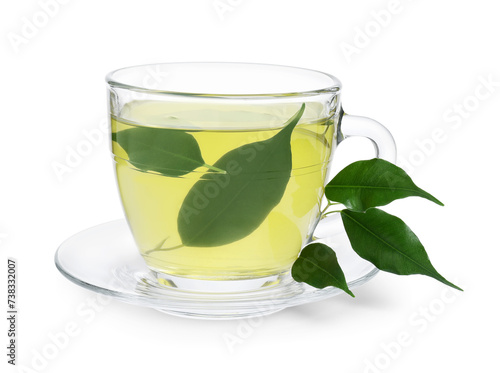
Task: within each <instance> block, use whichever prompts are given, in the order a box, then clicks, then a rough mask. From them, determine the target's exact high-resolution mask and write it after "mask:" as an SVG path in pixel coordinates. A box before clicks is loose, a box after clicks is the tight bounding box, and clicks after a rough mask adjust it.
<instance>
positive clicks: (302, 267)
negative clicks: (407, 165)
mask: <svg viewBox="0 0 500 373" xmlns="http://www.w3.org/2000/svg"><path fill="white" fill-rule="evenodd" d="M325 190H326V192H325V195H326V197H327V198H328V200H329V201H330V203H332V202H339V203H342V204H343V205H344V206H345V207H346V209H343V210H341V211H340V216H341V217H342V222H343V224H344V229H345V231H346V233H347V236H348V238H349V241H350V243H351V246H352V248H353V250H354V251H355V252H356V253H357V254H358V255H359V256H360V257H362V258H363V259H366V260H367V261H369V262H371V263H372V264H373V265H375V267H377V268H378V269H380V270H382V271H386V272H391V273H395V274H397V275H412V274H422V275H426V276H429V277H432V278H434V279H436V280H438V281H441V282H442V283H444V284H446V285H448V286H451V287H453V288H455V289H458V290H462V289H460V288H459V287H458V286H456V285H454V284H452V283H451V282H449V281H448V280H446V279H445V278H444V277H443V276H441V275H440V274H439V273H438V272H437V271H436V269H435V268H434V266H433V265H432V264H431V262H430V260H429V257H428V255H427V252H426V251H425V249H424V247H423V245H422V243H421V242H420V240H419V239H418V237H417V236H416V235H415V233H413V231H412V230H411V229H410V227H408V226H407V225H406V224H405V223H404V222H403V221H402V220H401V219H399V218H398V217H396V216H393V215H390V214H388V213H386V212H384V211H382V210H380V209H378V208H377V207H378V206H384V205H387V204H389V203H391V202H392V201H395V200H397V199H400V198H406V197H410V196H417V197H422V198H426V199H428V200H430V201H433V202H435V203H436V204H438V205H441V206H443V204H442V203H441V202H440V201H439V200H438V199H436V198H435V197H433V196H432V195H430V194H429V193H427V192H425V191H424V190H422V189H420V188H419V187H417V186H416V185H415V183H414V182H413V181H412V179H411V178H410V176H408V174H406V172H405V171H404V170H402V169H401V168H399V167H398V166H396V165H394V164H392V163H390V162H387V161H385V160H383V159H378V158H375V159H370V160H367V161H358V162H354V163H352V164H350V165H349V166H347V167H346V168H344V169H343V170H342V171H340V172H339V173H338V174H337V176H335V177H334V178H333V179H332V180H331V181H330V182H329V183H328V185H327V186H326V189H325ZM317 245H318V244H317V243H312V244H310V245H308V246H306V247H305V248H304V249H303V250H302V252H301V254H300V256H299V258H298V259H297V260H296V261H295V263H294V264H293V267H292V276H293V278H294V279H295V280H296V281H298V282H305V283H307V284H309V285H311V286H314V287H317V288H324V287H326V286H334V287H337V288H339V289H342V290H344V291H345V292H346V293H348V294H349V295H351V296H354V295H353V294H352V292H351V291H350V290H349V288H348V286H347V283H346V281H345V277H344V275H343V272H342V269H341V267H340V265H339V263H338V261H337V259H336V254H335V251H334V250H333V249H331V248H329V251H326V250H325V248H322V249H321V251H318V250H313V249H314V248H317ZM323 246H326V245H323ZM318 252H320V254H321V255H318ZM311 263H313V264H314V266H315V267H316V268H321V270H311V266H312V264H311Z"/></svg>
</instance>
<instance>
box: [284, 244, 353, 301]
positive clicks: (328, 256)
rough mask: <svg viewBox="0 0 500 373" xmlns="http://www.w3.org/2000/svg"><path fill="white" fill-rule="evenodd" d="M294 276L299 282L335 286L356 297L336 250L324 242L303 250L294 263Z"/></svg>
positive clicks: (321, 287)
mask: <svg viewBox="0 0 500 373" xmlns="http://www.w3.org/2000/svg"><path fill="white" fill-rule="evenodd" d="M292 277H293V279H294V280H295V281H297V282H305V283H306V284H309V285H311V286H313V287H315V288H318V289H323V288H325V287H327V286H333V287H336V288H339V289H341V290H343V291H345V292H346V293H347V294H349V295H350V296H351V297H354V294H353V293H352V292H351V291H350V290H349V287H348V286H347V282H346V279H345V276H344V272H343V271H342V268H340V265H339V262H338V260H337V255H336V254H335V251H333V250H332V249H331V248H330V247H328V246H327V245H325V244H322V243H312V244H309V245H307V246H306V247H305V248H304V249H303V250H302V252H301V253H300V256H299V257H298V258H297V260H296V261H295V263H293V266H292Z"/></svg>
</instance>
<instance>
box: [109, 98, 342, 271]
mask: <svg viewBox="0 0 500 373" xmlns="http://www.w3.org/2000/svg"><path fill="white" fill-rule="evenodd" d="M308 105H309V104H308ZM296 110H297V106H296V105H294V106H293V107H292V106H290V108H289V110H288V109H287V108H285V109H284V108H283V105H279V106H278V105H276V106H258V107H257V106H256V107H249V106H248V105H245V106H240V107H238V106H234V105H224V106H220V107H217V106H214V105H210V106H208V105H207V106H205V107H203V106H200V105H196V106H194V105H192V104H191V105H188V104H173V103H163V102H156V101H134V102H132V103H130V104H127V105H126V106H125V107H124V108H123V110H122V115H121V117H120V118H118V117H112V118H111V124H112V131H113V132H118V131H123V130H126V129H129V128H133V127H137V126H147V127H163V128H170V129H175V130H178V131H186V132H188V133H189V134H191V135H192V136H194V137H195V139H196V140H197V142H198V144H199V147H200V149H201V153H202V154H203V158H204V160H205V162H206V163H207V164H209V165H213V164H214V163H215V162H216V161H217V160H218V159H219V158H220V157H222V156H223V155H224V154H226V153H227V152H229V151H230V150H233V149H235V148H238V147H240V146H242V145H245V144H249V143H253V142H257V141H263V140H266V139H269V138H271V137H272V136H274V135H275V134H276V133H278V132H279V131H280V129H281V128H282V126H283V124H284V123H285V122H286V121H287V120H288V119H289V118H290V117H291V116H292V115H293V114H294V113H295V112H296ZM321 110H322V108H314V107H313V108H311V107H310V106H307V107H306V112H305V113H304V116H303V117H302V119H301V120H300V122H299V124H298V125H297V126H296V127H295V129H294V130H293V132H292V136H291V150H292V172H291V177H290V180H289V182H288V184H287V187H286V190H285V193H284V195H283V197H282V199H281V201H280V203H279V204H278V205H277V206H276V207H275V208H274V209H273V210H272V211H271V212H270V213H269V215H268V216H267V218H266V219H265V220H264V221H263V222H262V224H261V225H260V226H259V227H258V228H257V229H256V230H255V231H253V232H252V233H251V234H249V235H248V236H246V237H244V238H242V239H240V240H239V241H236V242H233V243H229V244H226V245H222V246H218V247H191V246H183V245H182V241H181V238H180V237H179V233H178V229H177V218H178V215H179V210H180V209H181V206H182V203H183V201H184V198H185V197H186V195H187V193H188V192H189V190H190V189H191V188H192V186H193V185H194V184H195V183H196V182H197V181H198V180H200V179H202V177H203V175H204V174H205V173H206V172H208V171H209V170H208V169H207V168H204V167H199V168H198V169H196V170H194V171H193V172H190V173H188V174H186V175H183V176H177V177H169V176H165V175H162V174H159V173H156V172H144V171H141V170H138V169H136V168H135V167H134V166H133V165H131V164H130V163H129V162H128V161H127V160H128V156H127V153H126V152H125V151H124V150H123V149H122V148H121V147H120V146H119V145H118V144H117V143H116V142H113V149H112V150H113V153H114V155H115V162H116V177H117V181H118V187H119V189H120V194H121V198H122V204H123V207H124V210H125V214H126V216H127V219H128V222H129V225H130V228H131V230H132V233H133V235H134V238H135V240H136V244H137V246H138V248H139V250H140V252H141V254H142V255H143V257H144V259H145V260H146V263H147V265H148V266H149V267H150V268H152V269H154V270H156V271H159V272H164V273H167V274H171V275H174V276H185V277H189V278H194V279H205V280H218V279H239V278H242V279H243V278H254V277H264V276H269V275H273V274H277V273H280V272H283V271H286V270H287V269H289V268H290V266H291V264H292V263H293V262H294V260H295V259H296V258H297V255H298V253H299V251H300V249H301V247H302V245H303V244H304V243H305V242H306V241H307V239H308V238H309V236H310V234H311V232H312V230H313V229H314V227H315V225H316V223H317V221H318V219H319V216H320V205H321V200H322V197H323V192H324V182H325V177H326V173H327V168H328V163H329V160H330V155H331V153H332V151H333V148H334V147H335V144H336V140H335V139H334V136H335V133H336V123H334V122H333V121H332V120H331V119H327V118H326V116H325V118H323V119H321V120H318V119H317V118H318V114H317V112H318V111H321ZM308 116H309V117H314V118H316V119H315V120H314V121H309V122H308V119H307V117H308ZM249 156H251V155H250V154H249ZM242 213H244V212H242ZM228 229H229V228H228ZM159 245H160V246H159ZM155 248H156V249H157V250H155ZM169 248H173V249H171V250H168V249H169ZM158 249H159V250H158Z"/></svg>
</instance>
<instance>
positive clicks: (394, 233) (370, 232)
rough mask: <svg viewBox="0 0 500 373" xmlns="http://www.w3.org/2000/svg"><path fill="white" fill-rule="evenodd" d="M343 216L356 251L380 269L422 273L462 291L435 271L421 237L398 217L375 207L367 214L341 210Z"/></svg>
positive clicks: (392, 271) (400, 272)
mask: <svg viewBox="0 0 500 373" xmlns="http://www.w3.org/2000/svg"><path fill="white" fill-rule="evenodd" d="M341 216H342V221H343V223H344V228H345V230H346V232H347V236H348V237H349V240H350V242H351V246H352V248H353V249H354V251H355V252H356V253H357V254H358V255H359V256H360V257H362V258H363V259H366V260H368V261H369V262H371V263H373V264H374V265H375V266H376V267H377V268H378V269H380V270H382V271H386V272H391V273H395V274H397V275H412V274H422V275H425V276H429V277H432V278H434V279H436V280H438V281H441V282H442V283H443V284H446V285H448V286H451V287H452V288H455V289H458V290H462V289H460V288H459V287H458V286H456V285H454V284H452V283H451V282H449V281H448V280H446V279H445V278H444V277H443V276H441V275H440V274H439V273H438V272H437V271H436V269H435V268H434V266H433V265H432V264H431V262H430V260H429V257H428V255H427V253H426V251H425V249H424V247H423V245H422V244H421V243H420V240H419V239H418V237H417V236H416V235H415V233H413V232H412V230H411V229H410V227H408V226H407V225H406V224H405V223H404V222H403V221H402V220H401V219H399V218H398V217H396V216H394V215H390V214H388V213H386V212H384V211H382V210H379V209H376V208H372V209H369V210H367V211H366V212H364V213H363V212H354V211H349V210H342V211H341Z"/></svg>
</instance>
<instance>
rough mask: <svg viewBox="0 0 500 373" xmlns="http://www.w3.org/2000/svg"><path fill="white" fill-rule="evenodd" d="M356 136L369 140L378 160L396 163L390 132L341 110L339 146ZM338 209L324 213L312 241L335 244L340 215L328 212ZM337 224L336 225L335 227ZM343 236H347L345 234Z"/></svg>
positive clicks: (335, 207) (379, 125)
mask: <svg viewBox="0 0 500 373" xmlns="http://www.w3.org/2000/svg"><path fill="white" fill-rule="evenodd" d="M354 136H360V137H366V138H367V139H369V140H370V141H371V142H372V143H373V145H374V147H375V151H376V157H377V158H382V159H385V160H386V161H389V162H392V163H396V143H395V141H394V138H393V137H392V135H391V133H390V132H389V130H388V129H387V128H385V127H384V126H383V125H382V124H380V123H379V122H377V121H376V120H373V119H370V118H366V117H359V116H356V115H347V114H346V113H345V112H344V110H343V109H342V108H341V109H340V116H339V131H338V136H337V144H340V143H341V142H342V141H344V140H346V139H348V138H349V137H354ZM336 209H337V206H335V205H334V206H331V207H330V208H328V209H326V211H323V214H322V215H321V217H320V221H319V222H318V224H317V226H316V227H315V229H314V233H313V236H312V240H311V241H317V240H320V241H321V242H324V243H326V244H330V245H332V244H335V242H329V240H330V239H331V237H332V236H335V233H334V232H335V227H337V228H338V227H339V222H340V221H339V219H340V218H339V216H338V214H334V215H329V214H328V212H330V211H332V210H336ZM335 223H336V225H334V224H335ZM332 229H333V230H332ZM343 235H345V234H344V233H343ZM336 237H338V236H336ZM335 239H337V238H335Z"/></svg>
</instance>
